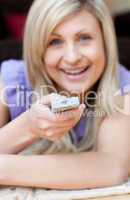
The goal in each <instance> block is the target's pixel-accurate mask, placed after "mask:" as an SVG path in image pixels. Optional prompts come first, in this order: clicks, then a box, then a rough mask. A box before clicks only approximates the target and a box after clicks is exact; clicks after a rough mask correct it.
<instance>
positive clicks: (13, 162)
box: [0, 0, 130, 194]
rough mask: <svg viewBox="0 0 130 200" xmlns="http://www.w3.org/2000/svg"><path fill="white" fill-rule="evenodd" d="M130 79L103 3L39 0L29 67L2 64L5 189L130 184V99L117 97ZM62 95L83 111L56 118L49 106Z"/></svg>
mask: <svg viewBox="0 0 130 200" xmlns="http://www.w3.org/2000/svg"><path fill="white" fill-rule="evenodd" d="M14 70H15V71H14ZM128 76H129V73H128V72H127V71H126V70H125V69H124V68H123V67H122V66H119V65H118V55H117V48H116V39H115V33H114V29H113V24H112V20H111V17H110V14H109V11H108V9H107V7H106V6H105V4H104V2H103V1H102V0H48V1H46V0H35V1H34V3H33V5H32V7H31V9H30V12H29V14H28V18H27V22H26V27H25V34H24V61H14V60H10V61H6V62H4V63H3V64H2V66H1V104H0V111H1V118H0V126H1V130H0V133H1V134H0V153H1V155H0V184H1V185H2V186H24V187H35V188H49V189H84V188H95V187H107V186H112V185H117V184H121V183H123V182H124V181H126V180H127V178H128V173H129V170H128V169H129V168H130V166H129V164H130V163H129V156H130V149H129V146H130V145H129V142H130V138H129V137H130V136H129V131H130V125H129V124H130V123H129V118H130V117H129V110H128V107H129V101H127V100H129V95H128V94H127V95H124V97H123V96H122V97H120V94H124V92H125V91H124V90H123V88H124V87H125V86H126V84H127V85H128V83H129V80H128V79H127V77H128ZM18 86H20V88H19V87H18ZM30 92H32V95H31V96H32V98H31V100H30V101H29V97H30V96H29V95H30ZM127 92H128V88H127ZM59 94H60V95H61V97H62V98H65V96H73V95H78V96H79V97H80V100H81V105H80V106H79V108H77V109H73V110H69V111H66V112H62V113H58V114H54V113H52V111H51V109H50V107H49V105H50V103H51V101H52V99H53V98H54V97H59ZM116 94H119V97H118V98H114V96H116ZM21 96H22V98H20V97H21ZM24 97H26V98H24ZM125 97H127V98H125ZM124 99H125V101H124ZM25 100H26V101H25ZM28 101H29V102H28ZM30 102H31V103H30ZM123 103H125V104H123ZM124 105H125V106H124ZM122 106H124V107H122ZM9 121H10V122H9ZM8 122H9V123H8ZM16 190H17V187H16ZM16 190H15V189H14V187H13V189H12V190H11V189H9V191H10V193H9V194H14V193H15V192H16ZM23 190H24V189H23ZM37 190H38V189H37ZM5 191H6V189H5ZM9 191H8V192H9ZM24 191H25V190H24ZM32 191H33V190H32ZM43 191H44V190H43ZM2 192H3V191H2ZM19 192H20V191H19Z"/></svg>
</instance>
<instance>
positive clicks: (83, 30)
mask: <svg viewBox="0 0 130 200" xmlns="http://www.w3.org/2000/svg"><path fill="white" fill-rule="evenodd" d="M82 32H85V33H89V32H88V30H86V29H85V28H84V29H81V30H80V31H79V32H78V33H76V34H80V33H82ZM52 35H55V36H58V37H62V35H60V34H58V33H55V32H53V33H52Z"/></svg>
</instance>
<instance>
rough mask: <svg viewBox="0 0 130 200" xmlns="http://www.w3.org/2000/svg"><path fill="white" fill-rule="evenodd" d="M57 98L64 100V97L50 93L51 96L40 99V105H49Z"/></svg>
mask: <svg viewBox="0 0 130 200" xmlns="http://www.w3.org/2000/svg"><path fill="white" fill-rule="evenodd" d="M59 98H60V99H63V100H64V99H65V98H66V96H63V95H59V94H57V93H51V94H48V95H45V96H43V97H42V98H41V99H40V103H41V104H43V105H51V102H52V101H53V100H58V99H59Z"/></svg>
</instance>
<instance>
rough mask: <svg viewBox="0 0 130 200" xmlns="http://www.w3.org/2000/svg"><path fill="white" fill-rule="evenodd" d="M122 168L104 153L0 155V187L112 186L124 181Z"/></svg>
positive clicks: (112, 157) (120, 164) (69, 187)
mask: <svg viewBox="0 0 130 200" xmlns="http://www.w3.org/2000/svg"><path fill="white" fill-rule="evenodd" d="M125 171H126V169H125V166H124V165H123V163H122V162H121V161H120V159H118V158H117V157H114V156H112V155H109V154H107V153H100V152H88V153H78V154H59V155H40V156H20V155H6V156H5V155H4V156H2V155H1V156H0V185H11V186H12V185H14V186H29V187H30V186H31V187H41V188H52V189H83V188H95V187H105V186H112V185H117V184H121V183H123V181H125V180H126V178H127V173H126V172H125Z"/></svg>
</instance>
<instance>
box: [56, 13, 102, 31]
mask: <svg viewBox="0 0 130 200" xmlns="http://www.w3.org/2000/svg"><path fill="white" fill-rule="evenodd" d="M80 30H86V31H89V32H90V31H91V32H95V33H96V32H97V31H100V25H99V22H98V20H97V18H96V17H95V16H94V15H93V14H92V13H90V12H89V11H87V10H81V11H80V12H77V13H75V14H73V15H71V16H68V17H67V18H66V19H65V20H64V21H62V22H61V23H60V24H59V25H57V26H56V28H55V29H54V31H53V32H52V34H61V35H64V34H66V33H70V32H71V33H73V32H74V33H75V32H78V31H80Z"/></svg>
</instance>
